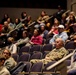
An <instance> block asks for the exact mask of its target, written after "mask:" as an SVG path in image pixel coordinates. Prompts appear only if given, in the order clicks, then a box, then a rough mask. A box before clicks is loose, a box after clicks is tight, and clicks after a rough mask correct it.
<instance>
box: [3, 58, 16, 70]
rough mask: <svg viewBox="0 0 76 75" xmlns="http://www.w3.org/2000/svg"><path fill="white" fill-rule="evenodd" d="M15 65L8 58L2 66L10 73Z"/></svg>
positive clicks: (12, 60)
mask: <svg viewBox="0 0 76 75" xmlns="http://www.w3.org/2000/svg"><path fill="white" fill-rule="evenodd" d="M16 65H17V63H16V61H15V60H14V59H13V58H12V57H10V58H8V59H7V60H6V61H5V63H4V66H5V67H6V68H7V69H8V70H9V71H10V70H11V69H13V68H14V67H15V66H16Z"/></svg>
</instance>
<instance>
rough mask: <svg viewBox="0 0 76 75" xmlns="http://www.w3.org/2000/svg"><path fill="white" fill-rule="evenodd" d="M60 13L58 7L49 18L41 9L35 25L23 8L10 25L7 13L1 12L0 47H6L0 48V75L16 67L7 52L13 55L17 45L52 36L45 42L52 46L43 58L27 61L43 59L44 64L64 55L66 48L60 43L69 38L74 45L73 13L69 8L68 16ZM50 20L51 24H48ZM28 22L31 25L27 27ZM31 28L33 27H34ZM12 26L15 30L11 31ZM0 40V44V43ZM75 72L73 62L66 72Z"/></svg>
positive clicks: (75, 22)
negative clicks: (19, 15) (18, 16)
mask: <svg viewBox="0 0 76 75" xmlns="http://www.w3.org/2000/svg"><path fill="white" fill-rule="evenodd" d="M62 12H63V10H61V8H60V7H59V11H58V12H57V13H56V15H57V14H58V16H56V15H53V18H51V19H50V17H49V15H47V13H46V12H45V11H42V12H41V14H40V16H39V17H38V19H37V21H36V22H35V24H32V19H31V16H27V13H26V12H25V11H24V12H22V13H21V18H20V19H18V18H16V19H15V22H14V24H13V22H12V21H11V19H10V17H9V16H8V14H4V18H3V19H2V21H1V31H0V45H2V46H0V47H1V48H3V47H4V46H8V48H7V47H6V49H5V48H3V49H4V50H3V53H2V54H3V55H4V56H5V58H4V57H3V55H0V66H2V67H0V72H2V74H1V73H0V74H1V75H6V74H7V75H10V73H9V71H10V70H11V69H12V68H14V67H15V66H16V64H17V63H16V62H15V60H14V59H13V58H12V57H11V55H12V54H17V48H18V47H20V48H21V47H23V46H31V45H41V46H43V45H44V44H43V41H44V39H45V41H46V40H47V41H48V38H47V35H52V36H51V38H50V41H49V42H48V44H52V45H53V46H54V49H53V50H52V51H51V52H50V53H48V54H47V55H46V56H45V58H44V59H41V60H37V59H34V60H31V61H30V62H32V63H36V62H43V63H44V64H47V63H48V62H51V61H58V60H60V59H61V58H63V57H64V56H66V55H67V54H68V51H67V50H66V49H65V48H64V47H65V46H64V44H66V43H68V42H69V41H73V42H74V45H76V35H75V34H74V33H75V32H76V16H75V13H74V12H73V11H72V12H70V14H69V15H67V14H66V13H62ZM61 14H62V15H61ZM49 19H50V20H49ZM53 20H54V23H53V24H52V22H53ZM30 24H32V26H30V27H29V25H30ZM28 27H29V28H28ZM34 27H36V28H35V29H34ZM45 27H46V28H45ZM15 28H16V30H14V29H15ZM37 28H38V29H37ZM12 29H13V30H14V31H13V32H11V33H10V34H9V35H8V36H7V35H6V34H8V33H9V32H10V31H12ZM28 29H29V30H28ZM30 34H31V35H30ZM5 36H6V37H5ZM2 41H3V43H2V44H1V42H2ZM3 44H4V46H3ZM1 48H0V49H1ZM1 52H2V51H1ZM11 61H12V62H11ZM3 64H4V66H5V67H4V66H3ZM6 68H7V69H8V70H9V71H8V70H7V69H6ZM4 70H5V71H4ZM75 71H76V68H75V61H74V62H73V66H72V67H70V68H69V69H68V75H74V74H73V73H75ZM3 73H4V74H3Z"/></svg>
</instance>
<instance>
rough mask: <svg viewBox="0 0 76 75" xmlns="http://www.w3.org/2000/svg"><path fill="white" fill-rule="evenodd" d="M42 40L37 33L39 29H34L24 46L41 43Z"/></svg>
mask: <svg viewBox="0 0 76 75" xmlns="http://www.w3.org/2000/svg"><path fill="white" fill-rule="evenodd" d="M42 42H43V38H42V36H40V34H39V29H35V30H34V34H33V36H32V37H31V40H30V41H29V43H27V44H26V46H27V45H42Z"/></svg>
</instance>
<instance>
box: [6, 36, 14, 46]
mask: <svg viewBox="0 0 76 75" xmlns="http://www.w3.org/2000/svg"><path fill="white" fill-rule="evenodd" d="M7 42H8V45H10V44H12V43H14V38H13V37H8V39H7Z"/></svg>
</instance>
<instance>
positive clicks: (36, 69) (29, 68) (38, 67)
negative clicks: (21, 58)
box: [20, 60, 70, 75]
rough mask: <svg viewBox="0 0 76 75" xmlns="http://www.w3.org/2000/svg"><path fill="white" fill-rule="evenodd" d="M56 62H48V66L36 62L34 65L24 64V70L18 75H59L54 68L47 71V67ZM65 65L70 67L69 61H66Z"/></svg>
mask: <svg viewBox="0 0 76 75" xmlns="http://www.w3.org/2000/svg"><path fill="white" fill-rule="evenodd" d="M55 62H56V61H52V62H49V63H48V64H46V65H44V64H43V63H42V62H37V63H35V64H32V63H30V62H24V63H25V64H26V68H25V69H24V70H23V72H21V73H20V75H23V74H24V75H26V74H28V75H30V74H34V75H35V74H41V75H43V74H49V75H50V74H51V73H55V74H56V75H57V74H58V75H59V73H60V72H59V70H58V69H57V68H56V67H54V68H52V69H50V70H47V67H49V66H50V65H52V64H54V63H55ZM66 63H67V64H66V65H67V66H69V65H70V60H66Z"/></svg>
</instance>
